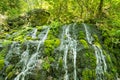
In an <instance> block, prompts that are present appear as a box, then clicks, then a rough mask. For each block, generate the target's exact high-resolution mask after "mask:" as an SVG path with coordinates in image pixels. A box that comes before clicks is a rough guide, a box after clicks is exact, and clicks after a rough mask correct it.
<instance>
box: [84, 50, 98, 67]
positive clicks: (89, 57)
mask: <svg viewBox="0 0 120 80" xmlns="http://www.w3.org/2000/svg"><path fill="white" fill-rule="evenodd" d="M84 56H85V59H86V60H85V62H84V63H85V66H86V67H87V66H88V67H89V68H90V69H95V68H96V57H95V55H94V54H93V53H90V52H88V53H85V54H84Z"/></svg>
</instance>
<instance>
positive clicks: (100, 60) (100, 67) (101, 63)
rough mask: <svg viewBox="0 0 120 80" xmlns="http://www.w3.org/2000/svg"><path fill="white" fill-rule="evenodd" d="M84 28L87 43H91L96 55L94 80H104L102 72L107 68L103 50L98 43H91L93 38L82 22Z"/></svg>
mask: <svg viewBox="0 0 120 80" xmlns="http://www.w3.org/2000/svg"><path fill="white" fill-rule="evenodd" d="M83 26H84V28H85V32H86V39H87V41H88V43H89V44H91V45H92V46H93V48H94V50H95V56H96V59H97V60H96V64H97V66H96V76H97V78H96V80H104V79H103V77H104V72H106V70H107V64H106V61H105V55H103V51H102V49H101V47H100V46H99V45H96V44H94V43H92V41H93V40H94V39H93V37H92V35H91V33H90V32H89V29H88V26H87V25H86V24H83Z"/></svg>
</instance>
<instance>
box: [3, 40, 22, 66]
mask: <svg viewBox="0 0 120 80" xmlns="http://www.w3.org/2000/svg"><path fill="white" fill-rule="evenodd" d="M14 54H17V55H20V44H19V43H18V42H13V43H12V45H11V46H10V50H9V51H8V54H7V55H6V58H5V62H6V64H9V62H8V61H9V59H10V58H11V57H12V56H13V55H14Z"/></svg>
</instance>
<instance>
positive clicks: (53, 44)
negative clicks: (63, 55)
mask: <svg viewBox="0 0 120 80" xmlns="http://www.w3.org/2000/svg"><path fill="white" fill-rule="evenodd" d="M44 45H45V49H44V51H45V53H46V54H47V55H49V56H50V55H51V53H52V52H53V51H54V49H55V48H57V47H58V46H59V45H60V40H59V39H58V38H55V39H52V40H45V43H44Z"/></svg>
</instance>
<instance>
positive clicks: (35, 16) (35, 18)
mask: <svg viewBox="0 0 120 80" xmlns="http://www.w3.org/2000/svg"><path fill="white" fill-rule="evenodd" d="M49 16H50V14H49V13H48V12H46V11H45V10H43V9H33V10H30V11H29V12H27V13H26V14H25V15H23V16H18V17H16V18H13V19H11V18H8V19H7V24H8V26H9V27H11V28H15V27H20V26H23V25H25V24H28V23H30V25H31V26H41V25H44V24H46V23H47V20H48V18H49Z"/></svg>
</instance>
